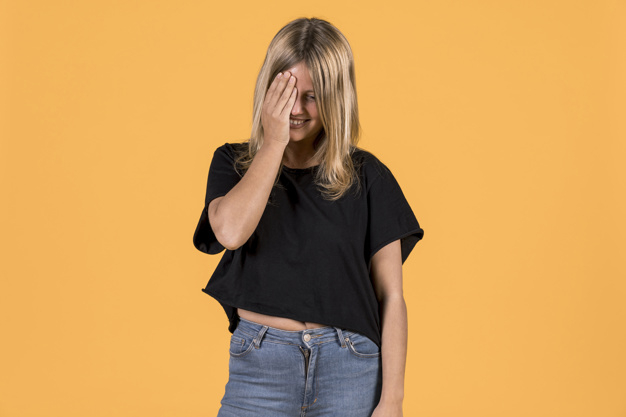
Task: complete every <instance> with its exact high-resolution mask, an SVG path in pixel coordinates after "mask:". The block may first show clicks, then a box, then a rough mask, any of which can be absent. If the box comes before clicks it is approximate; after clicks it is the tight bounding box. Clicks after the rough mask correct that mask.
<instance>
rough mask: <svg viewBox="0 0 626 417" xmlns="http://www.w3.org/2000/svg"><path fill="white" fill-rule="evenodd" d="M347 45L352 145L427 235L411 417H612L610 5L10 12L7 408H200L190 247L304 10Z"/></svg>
mask: <svg viewBox="0 0 626 417" xmlns="http://www.w3.org/2000/svg"><path fill="white" fill-rule="evenodd" d="M303 16H305V17H320V18H323V19H327V20H329V21H330V22H331V23H333V24H335V25H336V26H337V27H338V28H339V29H340V30H341V31H342V32H343V33H344V34H345V35H346V36H347V38H348V40H349V41H350V43H351V45H352V47H353V51H354V56H355V61H356V74H357V89H358V95H359V106H360V111H361V113H360V115H361V122H362V126H363V128H364V132H363V133H364V134H363V139H362V141H361V142H360V144H359V145H360V146H361V147H363V148H365V149H367V150H369V151H371V152H373V153H374V154H375V155H377V156H378V157H379V158H380V159H381V160H382V161H383V162H385V163H386V164H387V165H388V166H389V167H390V169H391V170H392V172H393V173H394V174H395V175H396V178H397V179H398V181H399V182H400V184H401V185H402V187H403V190H404V192H405V195H406V196H407V199H408V200H409V202H410V203H411V206H412V207H413V210H414V212H415V213H416V215H417V218H418V220H419V221H420V224H421V225H422V227H423V228H424V230H425V237H424V240H422V241H421V242H419V243H418V245H417V246H416V248H415V250H414V252H413V253H412V255H411V257H410V258H409V260H408V261H407V263H406V264H405V266H404V274H403V275H404V290H405V299H406V301H407V305H408V312H409V356H408V360H407V361H408V362H407V375H406V388H405V392H406V398H405V401H404V413H405V415H406V416H424V417H431V416H432V417H434V416H437V417H443V416H446V417H447V416H450V417H459V416H463V417H470V416H477V417H487V416H494V417H495V416H497V417H502V416H506V417H517V416H520V417H528V416H533V417H543V416H546V417H557V416H563V417H565V416H566V417H577V416H593V417H624V416H626V395H625V393H626V356H625V355H624V354H625V352H626V281H625V279H624V278H625V277H626V265H625V262H624V255H625V254H626V250H625V249H626V247H625V246H626V245H625V244H624V233H625V231H626V227H625V226H626V222H625V220H624V213H626V203H625V202H626V199H625V198H624V194H625V193H624V191H625V189H626V172H625V171H626V170H625V168H624V161H625V160H626V144H625V138H626V125H625V121H624V114H625V110H626V103H625V97H626V77H625V76H624V74H626V58H625V54H624V51H625V40H626V33H625V28H626V19H625V17H626V4H625V3H624V2H623V1H587V2H582V1H577V2H572V1H547V2H546V1H538V0H532V1H524V2H521V1H519V2H518V1H515V2H513V1H472V2H458V1H449V0H444V1H437V2H431V1H418V2H408V1H405V2H399V1H393V0H392V1H386V2H383V3H382V4H379V3H376V4H374V3H372V4H369V5H368V4H366V3H363V2H343V3H336V2H334V1H333V2H331V1H316V2H308V3H307V4H295V3H287V2H276V3H258V2H238V3H231V4H228V3H226V2H220V3H217V2H201V1H182V2H174V1H169V2H165V1H154V0H151V1H147V0H144V1H88V2H67V1H64V2H58V1H56V2H49V1H13V2H6V1H2V2H1V3H0V48H1V49H0V53H1V55H0V57H1V65H0V71H1V73H0V80H1V82H0V106H1V107H0V115H1V116H0V117H1V119H0V136H1V142H0V158H1V159H0V170H1V171H0V173H1V187H2V190H1V191H2V194H1V195H2V204H1V205H0V210H1V211H0V221H1V222H2V224H1V230H2V232H1V233H0V235H1V236H2V239H1V247H0V249H1V251H2V262H0V275H1V276H2V278H1V284H2V289H1V291H0V317H1V319H0V334H1V335H2V341H1V343H0V350H1V354H0V416H2V417H13V416H63V417H73V416H81V417H82V416H90V417H98V416H103V417H104V416H106V417H110V416H120V417H125V416H151V417H158V416H212V415H215V414H217V410H218V408H219V401H220V399H221V396H222V395H223V392H224V385H225V384H226V382H227V378H228V358H229V355H228V342H229V338H230V333H229V332H228V330H227V319H226V315H225V314H224V311H223V310H222V308H221V307H220V305H219V304H218V303H217V301H215V300H214V299H212V298H211V297H210V296H208V295H206V294H204V293H203V292H202V291H201V288H203V287H204V286H205V285H206V282H207V281H208V279H209V277H210V274H211V273H212V272H213V270H214V268H215V267H216V265H217V263H218V261H219V259H220V257H221V254H220V255H217V256H208V255H205V254H203V253H201V252H199V251H197V250H196V249H195V248H194V247H193V244H192V236H193V232H194V230H195V227H196V222H197V221H198V218H199V216H200V212H201V210H202V208H203V204H204V192H205V185H206V174H207V172H208V168H209V164H210V161H211V157H212V154H213V151H214V150H215V148H216V147H217V146H220V145H222V144H223V143H225V142H237V141H242V140H244V139H245V138H246V137H248V135H249V133H250V127H251V113H252V94H253V90H254V83H255V80H256V76H257V73H258V71H259V69H260V67H261V64H262V62H263V58H264V56H265V52H266V50H267V46H268V45H269V42H270V41H271V39H272V37H273V36H274V35H275V34H276V32H277V31H278V30H279V29H280V28H281V27H282V26H283V25H284V24H286V23H287V22H289V21H290V20H292V19H295V18H298V17H303Z"/></svg>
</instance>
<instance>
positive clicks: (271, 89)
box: [265, 72, 283, 103]
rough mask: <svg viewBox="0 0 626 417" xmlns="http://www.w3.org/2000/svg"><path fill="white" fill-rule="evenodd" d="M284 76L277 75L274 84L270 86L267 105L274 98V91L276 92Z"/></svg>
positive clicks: (266, 95) (266, 97)
mask: <svg viewBox="0 0 626 417" xmlns="http://www.w3.org/2000/svg"><path fill="white" fill-rule="evenodd" d="M282 75H283V73H282V72H279V73H278V74H276V77H274V80H272V83H271V84H270V88H268V89H267V91H266V92H265V102H266V103H269V101H270V100H271V99H272V96H273V95H274V91H276V86H277V85H278V82H279V81H280V79H281V77H282Z"/></svg>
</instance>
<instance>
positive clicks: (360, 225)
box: [193, 142, 424, 347]
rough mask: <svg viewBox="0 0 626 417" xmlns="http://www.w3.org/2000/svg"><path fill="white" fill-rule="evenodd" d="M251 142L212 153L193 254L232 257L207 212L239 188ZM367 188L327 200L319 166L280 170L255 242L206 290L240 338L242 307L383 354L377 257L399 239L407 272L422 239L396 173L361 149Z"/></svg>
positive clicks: (225, 262)
mask: <svg viewBox="0 0 626 417" xmlns="http://www.w3.org/2000/svg"><path fill="white" fill-rule="evenodd" d="M247 146H248V145H247V143H245V142H243V143H225V144H224V145H222V146H220V147H218V148H217V149H216V150H215V153H214V154H213V160H212V161H211V165H210V168H209V175H208V180H207V189H206V198H205V204H204V209H203V210H202V214H201V215H200V221H199V222H198V225H197V227H196V230H195V233H194V236H193V243H194V246H195V247H196V248H197V249H198V250H200V251H202V252H204V253H207V254H211V255H213V254H217V253H220V252H221V251H223V250H224V249H225V248H224V247H223V246H222V245H221V244H220V243H219V241H218V240H217V239H216V237H215V234H214V233H213V230H212V229H211V225H210V223H209V218H208V206H209V203H210V202H211V201H212V200H213V199H215V198H217V197H220V196H224V195H226V194H227V193H228V192H229V191H230V190H231V189H232V188H233V187H234V186H235V185H236V184H237V183H238V182H239V180H240V179H241V177H240V176H239V173H238V172H237V171H236V170H235V168H234V165H233V163H234V158H235V151H236V150H237V149H243V148H245V147H247ZM351 155H352V158H353V161H355V166H358V165H359V164H360V166H361V167H360V168H359V169H358V170H357V172H358V175H359V178H360V180H361V189H360V192H358V194H357V193H356V191H355V190H356V188H355V187H356V185H353V187H352V188H350V189H349V190H348V191H347V192H346V193H345V194H344V195H343V196H342V197H341V198H340V199H339V200H336V201H334V202H331V201H328V200H325V199H324V198H323V197H322V195H321V193H320V192H319V191H318V190H317V189H316V186H315V184H314V182H313V174H314V173H315V170H316V169H317V168H318V166H314V167H309V168H300V169H294V168H288V167H286V166H283V170H282V173H281V175H280V178H279V183H280V184H281V185H282V186H283V187H284V188H281V187H276V186H275V187H273V188H272V191H271V193H270V198H269V200H270V204H269V205H266V207H265V211H264V212H263V215H262V216H261V219H260V221H259V224H258V226H257V228H256V230H255V231H254V233H253V234H252V235H251V236H250V238H249V239H248V241H247V242H246V243H245V244H243V245H242V246H240V247H239V248H237V249H236V250H234V251H231V250H226V252H224V255H223V256H222V259H221V260H220V262H219V264H218V265H217V268H216V269H215V271H214V272H213V274H212V275H211V277H210V279H209V282H208V284H207V285H206V287H205V288H203V289H202V291H204V292H205V293H207V294H209V295H210V296H212V297H213V298H215V299H216V300H217V301H218V302H219V303H220V304H221V305H222V307H223V308H224V311H225V312H226V315H227V317H228V320H229V327H228V330H229V331H230V332H231V333H233V332H234V331H235V328H236V327H237V323H238V321H239V316H238V315H237V310H236V308H237V307H241V308H243V309H246V310H250V311H254V312H258V313H262V314H268V315H273V316H280V317H286V318H290V319H294V320H298V321H303V322H304V321H308V322H314V323H321V324H325V325H328V326H336V327H340V328H342V329H348V330H352V331H356V332H359V333H362V334H364V335H365V336H367V337H369V338H370V339H372V340H373V341H374V342H375V343H376V344H377V345H378V346H379V347H380V346H381V336H382V335H381V325H380V317H379V309H378V307H379V306H378V300H377V298H376V293H375V292H374V287H373V285H372V281H371V278H370V270H371V259H372V256H373V255H374V254H375V253H376V252H377V251H378V250H379V249H381V248H382V247H384V246H385V245H387V244H389V243H391V242H393V241H395V240H397V239H401V247H402V263H404V261H406V259H407V257H408V256H409V254H410V253H411V251H412V250H413V247H414V246H415V244H416V243H417V242H418V241H419V240H420V239H422V237H423V236H424V230H423V229H422V228H420V225H419V223H418V221H417V219H416V218H415V215H414V214H413V211H412V210H411V207H410V206H409V203H408V202H407V200H406V198H405V197H404V194H403V192H402V190H401V188H400V185H399V184H398V182H397V181H396V179H395V178H394V176H393V174H392V173H391V171H390V170H389V168H387V166H386V165H385V164H383V163H382V162H381V161H380V160H379V159H378V158H376V157H375V156H374V155H373V154H371V153H370V152H368V151H365V150H363V149H360V148H357V147H354V148H353V152H352V154H351Z"/></svg>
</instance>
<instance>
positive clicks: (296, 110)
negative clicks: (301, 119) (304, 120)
mask: <svg viewBox="0 0 626 417" xmlns="http://www.w3.org/2000/svg"><path fill="white" fill-rule="evenodd" d="M301 114H302V104H301V103H300V93H296V102H295V103H294V104H293V108H292V109H291V115H292V116H298V115H301Z"/></svg>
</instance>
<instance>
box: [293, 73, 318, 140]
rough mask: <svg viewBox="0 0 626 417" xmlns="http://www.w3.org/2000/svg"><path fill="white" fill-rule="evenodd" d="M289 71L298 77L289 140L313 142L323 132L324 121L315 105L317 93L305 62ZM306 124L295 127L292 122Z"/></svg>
mask: <svg viewBox="0 0 626 417" xmlns="http://www.w3.org/2000/svg"><path fill="white" fill-rule="evenodd" d="M287 71H289V72H290V73H292V74H293V76H294V77H296V89H297V90H298V91H297V96H296V102H295V103H294V105H293V108H292V109H291V115H290V117H289V139H290V140H292V141H298V142H300V141H304V140H310V141H311V142H313V140H315V138H316V137H317V135H318V134H319V132H320V131H321V130H322V128H323V126H322V121H321V119H320V116H319V114H318V112H317V105H316V104H315V92H314V91H313V81H312V80H311V76H310V75H309V70H308V68H307V67H306V65H305V63H304V62H300V63H299V64H297V65H295V66H293V67H291V68H289V69H288V70H287ZM303 120H304V123H302V124H301V125H294V124H293V123H292V121H297V122H301V121H303Z"/></svg>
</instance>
